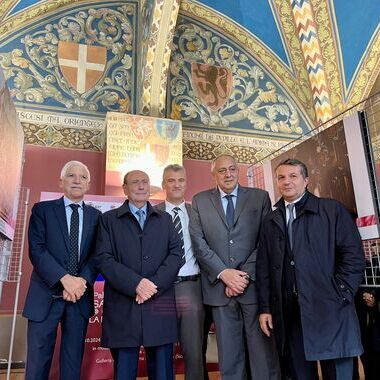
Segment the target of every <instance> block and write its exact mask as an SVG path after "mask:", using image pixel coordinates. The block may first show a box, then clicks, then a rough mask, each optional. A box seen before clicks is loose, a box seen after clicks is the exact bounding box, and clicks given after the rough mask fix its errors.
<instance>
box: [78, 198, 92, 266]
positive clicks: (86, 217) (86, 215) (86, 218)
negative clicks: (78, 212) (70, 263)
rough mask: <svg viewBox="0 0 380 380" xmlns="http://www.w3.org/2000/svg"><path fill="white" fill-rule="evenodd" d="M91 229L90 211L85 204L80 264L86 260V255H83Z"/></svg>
mask: <svg viewBox="0 0 380 380" xmlns="http://www.w3.org/2000/svg"><path fill="white" fill-rule="evenodd" d="M89 228H90V210H89V208H88V206H86V205H85V204H84V203H83V228H82V239H81V243H80V258H79V263H81V262H82V260H83V259H84V256H85V255H84V254H83V248H84V247H85V244H86V240H87V236H88V230H89Z"/></svg>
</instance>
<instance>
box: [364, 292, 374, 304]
mask: <svg viewBox="0 0 380 380" xmlns="http://www.w3.org/2000/svg"><path fill="white" fill-rule="evenodd" d="M363 300H364V302H365V303H366V305H367V306H368V307H374V306H375V304H376V298H375V296H374V295H373V294H371V293H367V292H364V293H363Z"/></svg>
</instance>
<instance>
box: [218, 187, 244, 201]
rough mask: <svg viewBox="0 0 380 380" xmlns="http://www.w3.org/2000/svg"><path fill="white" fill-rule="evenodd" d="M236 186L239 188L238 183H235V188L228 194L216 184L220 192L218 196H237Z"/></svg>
mask: <svg viewBox="0 0 380 380" xmlns="http://www.w3.org/2000/svg"><path fill="white" fill-rule="evenodd" d="M238 188H239V185H236V186H235V188H234V189H233V191H232V192H231V193H229V194H227V193H225V192H224V191H223V190H222V189H221V188H220V187H219V186H218V189H219V193H220V197H221V198H223V197H225V196H226V195H233V196H234V197H237V195H238Z"/></svg>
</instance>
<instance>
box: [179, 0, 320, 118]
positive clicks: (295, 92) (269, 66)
mask: <svg viewBox="0 0 380 380" xmlns="http://www.w3.org/2000/svg"><path fill="white" fill-rule="evenodd" d="M180 15H183V16H187V17H190V18H193V19H195V20H198V21H200V22H202V23H204V24H205V26H207V25H208V26H209V27H212V28H215V29H216V30H218V31H220V32H221V33H222V34H224V35H225V36H226V37H228V38H229V39H231V40H233V41H235V43H237V44H238V45H240V46H243V47H245V49H247V50H248V51H251V52H252V55H254V56H255V58H256V59H257V60H258V62H260V63H261V64H262V65H263V66H264V67H265V68H266V70H268V72H269V73H270V74H271V75H273V77H274V78H276V79H277V80H278V81H279V82H280V83H282V84H283V86H284V89H285V91H286V92H287V93H288V94H289V95H291V96H292V97H293V98H292V100H293V101H294V102H295V103H296V104H297V106H298V107H299V109H301V110H304V111H305V112H304V115H305V117H306V118H307V121H308V123H309V124H315V111H314V107H313V104H312V102H311V101H310V100H309V99H311V90H310V84H309V83H308V82H306V81H304V80H299V78H297V77H294V76H293V75H292V74H291V72H290V71H289V70H288V68H287V67H286V66H285V65H284V64H283V63H282V61H281V60H280V59H279V58H278V57H276V56H275V55H274V54H272V53H271V52H270V51H269V49H268V48H267V47H266V46H265V45H264V44H263V43H262V42H261V41H259V40H258V39H256V38H255V37H254V36H253V35H252V34H250V33H248V32H247V31H246V30H244V29H242V28H241V27H240V26H238V25H237V24H235V23H233V22H232V21H231V20H229V19H226V18H222V17H220V15H219V14H216V13H215V12H213V11H211V10H210V9H208V8H205V7H204V6H202V5H201V4H198V3H193V2H191V0H182V1H181V6H180ZM286 34H287V33H286ZM297 45H298V49H299V41H297ZM291 49H293V46H290V50H291ZM296 64H297V66H296V67H299V62H296ZM300 94H302V95H303V96H302V95H301V96H300Z"/></svg>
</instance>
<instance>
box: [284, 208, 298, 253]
mask: <svg viewBox="0 0 380 380" xmlns="http://www.w3.org/2000/svg"><path fill="white" fill-rule="evenodd" d="M295 205H296V204H295V203H289V204H288V205H287V206H286V207H287V208H288V210H289V219H288V226H287V228H288V238H289V245H290V249H293V221H294V211H293V210H294V206H295Z"/></svg>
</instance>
